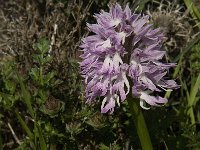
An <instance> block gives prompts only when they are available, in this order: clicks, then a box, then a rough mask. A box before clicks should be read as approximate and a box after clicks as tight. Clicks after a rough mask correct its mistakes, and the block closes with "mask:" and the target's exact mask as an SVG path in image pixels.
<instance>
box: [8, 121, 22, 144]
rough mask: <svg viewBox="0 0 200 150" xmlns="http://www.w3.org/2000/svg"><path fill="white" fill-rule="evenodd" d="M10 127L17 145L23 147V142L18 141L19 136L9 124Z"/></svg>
mask: <svg viewBox="0 0 200 150" xmlns="http://www.w3.org/2000/svg"><path fill="white" fill-rule="evenodd" d="M8 127H9V129H10V131H11V133H12V135H13V137H14V139H15V141H16V142H17V144H19V145H21V142H20V140H19V139H18V137H17V135H16V134H15V132H14V130H13V128H12V126H11V125H10V123H8Z"/></svg>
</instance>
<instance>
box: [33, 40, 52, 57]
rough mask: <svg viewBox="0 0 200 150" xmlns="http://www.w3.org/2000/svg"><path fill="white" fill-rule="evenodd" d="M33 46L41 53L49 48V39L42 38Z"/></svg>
mask: <svg viewBox="0 0 200 150" xmlns="http://www.w3.org/2000/svg"><path fill="white" fill-rule="evenodd" d="M34 47H35V48H36V49H37V50H38V51H39V52H40V53H41V54H44V53H46V52H47V51H48V50H49V41H48V40H46V39H45V38H42V39H40V40H39V41H38V43H36V44H35V45H34Z"/></svg>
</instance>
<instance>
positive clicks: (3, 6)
mask: <svg viewBox="0 0 200 150" xmlns="http://www.w3.org/2000/svg"><path fill="white" fill-rule="evenodd" d="M115 2H116V0H110V1H109V0H102V1H98V0H84V1H83V0H34V1H32V0H0V149H5V150H6V149H18V150H20V149H21V150H24V149H26V150H28V149H30V150H32V149H35V150H38V149H42V150H45V149H49V150H57V149H58V150H60V149H63V150H65V149H68V150H69V149H70V150H76V149H80V150H82V149H83V150H93V149H99V150H120V149H124V150H130V149H141V146H140V142H139V139H138V136H137V134H136V133H137V132H136V130H135V127H134V123H133V121H134V118H132V116H131V114H130V113H129V108H128V105H127V102H125V103H124V104H123V105H122V107H120V108H117V109H116V111H115V112H114V114H113V115H107V114H106V115H102V114H100V106H99V105H100V104H94V105H92V106H88V105H86V104H85V98H84V83H83V81H82V78H81V76H80V74H79V64H78V62H79V61H80V58H79V55H80V51H79V50H80V49H79V44H80V42H81V38H82V37H84V36H86V35H87V34H88V31H87V28H86V22H90V23H93V22H94V21H95V19H94V17H93V15H94V13H98V12H99V11H100V10H101V9H104V10H108V5H110V4H112V3H115ZM117 2H118V3H120V4H121V5H122V6H125V5H126V3H129V5H130V8H131V9H132V10H133V11H134V10H136V12H137V13H140V12H142V13H145V14H149V15H150V16H151V22H153V23H154V24H155V26H159V27H161V29H162V30H163V32H164V33H165V35H166V40H165V42H164V43H163V47H164V48H165V49H166V50H167V52H168V55H167V56H166V58H165V59H166V61H170V62H176V63H177V67H176V68H175V69H174V70H170V72H169V76H171V77H172V78H174V79H176V81H177V82H178V83H179V84H180V85H181V88H180V89H178V90H175V91H173V92H172V93H170V92H167V93H163V95H165V96H166V97H168V99H169V103H168V104H167V105H166V106H164V107H160V108H153V109H151V110H148V111H144V115H145V119H146V122H147V126H148V129H149V132H150V136H151V140H152V143H153V147H154V149H158V150H159V149H162V150H163V149H166V150H168V149H169V150H174V149H200V105H199V104H200V101H199V98H200V34H199V31H200V30H199V28H200V1H199V0H171V1H170V0H162V1H159V0H157V1H155V0H124V1H123V0H118V1H117ZM136 8H137V9H136Z"/></svg>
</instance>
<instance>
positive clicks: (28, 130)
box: [15, 111, 34, 139]
mask: <svg viewBox="0 0 200 150" xmlns="http://www.w3.org/2000/svg"><path fill="white" fill-rule="evenodd" d="M15 113H16V116H17V119H18V120H19V123H20V124H21V126H22V128H23V129H24V131H25V132H26V133H27V135H28V136H29V138H30V139H33V137H34V136H33V133H32V132H31V130H30V129H29V128H28V126H27V125H26V123H25V122H24V120H23V119H22V118H21V116H20V115H19V113H18V112H17V111H16V112H15Z"/></svg>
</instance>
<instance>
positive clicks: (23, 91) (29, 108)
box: [17, 72, 35, 119]
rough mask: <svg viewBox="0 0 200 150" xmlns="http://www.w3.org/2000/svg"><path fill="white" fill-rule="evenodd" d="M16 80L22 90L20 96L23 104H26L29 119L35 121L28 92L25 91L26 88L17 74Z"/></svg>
mask: <svg viewBox="0 0 200 150" xmlns="http://www.w3.org/2000/svg"><path fill="white" fill-rule="evenodd" d="M17 78H18V81H19V84H20V87H21V90H22V96H23V99H24V102H25V103H26V105H27V107H28V110H29V113H30V115H31V117H32V118H34V119H35V117H34V111H33V108H32V105H31V95H30V93H29V91H28V90H27V88H25V85H24V83H23V81H22V78H21V77H20V76H19V74H18V72H17Z"/></svg>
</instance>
